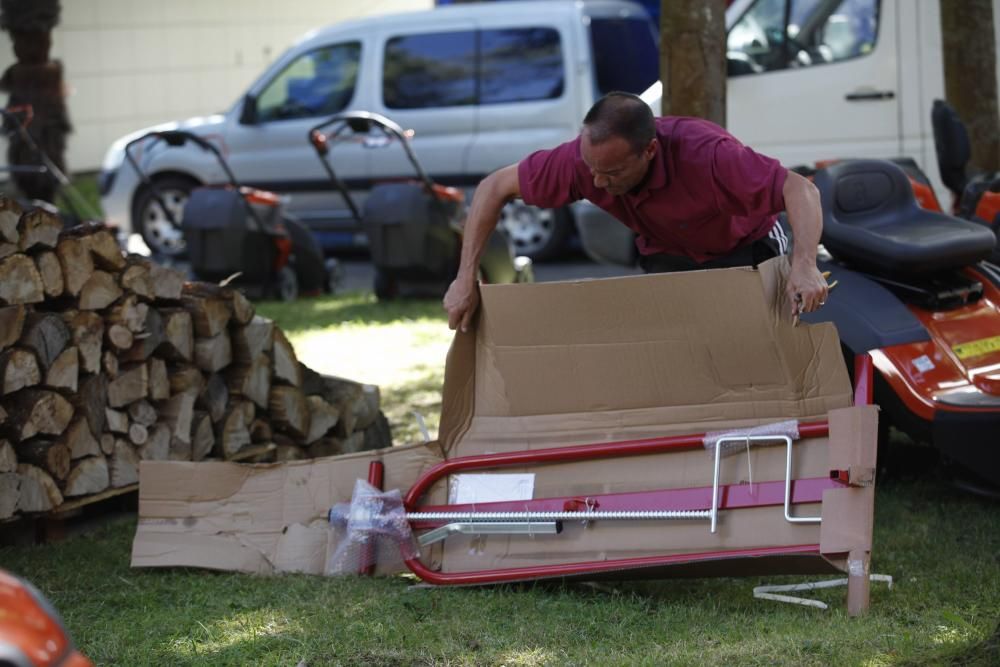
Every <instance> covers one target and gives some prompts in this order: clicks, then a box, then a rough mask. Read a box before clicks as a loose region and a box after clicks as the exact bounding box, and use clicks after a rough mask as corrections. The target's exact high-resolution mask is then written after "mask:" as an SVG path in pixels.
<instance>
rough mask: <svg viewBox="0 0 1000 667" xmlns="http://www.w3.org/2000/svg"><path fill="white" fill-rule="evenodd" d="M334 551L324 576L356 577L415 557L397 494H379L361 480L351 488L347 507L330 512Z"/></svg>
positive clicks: (342, 505) (404, 511)
mask: <svg viewBox="0 0 1000 667" xmlns="http://www.w3.org/2000/svg"><path fill="white" fill-rule="evenodd" d="M330 527H331V529H332V531H333V540H334V541H333V543H334V544H336V545H337V547H336V548H335V549H334V550H333V553H332V554H331V555H330V557H329V559H328V560H327V563H326V574H328V575H336V574H359V573H361V572H364V571H366V570H368V569H369V568H371V567H373V566H374V565H375V564H376V563H381V564H383V565H393V564H401V563H402V562H403V560H405V559H407V558H415V557H416V556H417V555H418V551H417V545H416V542H415V541H414V539H413V532H412V531H411V530H410V524H409V523H408V522H407V520H406V509H405V508H404V507H403V497H402V495H401V494H400V493H399V490H396V489H394V490H392V491H379V490H378V489H376V488H375V487H374V486H372V485H371V484H369V483H368V482H366V481H364V480H360V479H359V480H358V481H357V482H356V483H355V484H354V494H353V495H352V496H351V502H350V504H347V503H339V504H337V505H334V506H333V508H332V509H331V510H330Z"/></svg>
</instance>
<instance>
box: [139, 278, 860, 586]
mask: <svg viewBox="0 0 1000 667" xmlns="http://www.w3.org/2000/svg"><path fill="white" fill-rule="evenodd" d="M786 271H787V262H785V260H784V259H778V260H772V261H771V262H768V263H766V264H764V265H762V266H761V267H760V269H759V270H753V269H749V268H747V269H730V270H723V271H703V272H692V273H685V274H670V275H653V276H635V277H627V278H615V279H603V280H584V281H573V282H564V283H547V284H535V285H497V286H485V287H483V288H482V306H481V309H480V315H479V317H478V320H477V326H476V327H475V330H474V331H471V332H469V333H466V334H458V335H456V337H455V340H454V342H453V345H452V348H451V350H450V351H449V355H448V360H447V366H446V373H445V387H444V397H443V408H442V419H441V426H440V434H439V441H438V442H435V443H432V444H431V445H429V446H423V445H418V446H410V447H404V448H395V449H392V450H385V451H382V452H378V453H374V454H361V455H353V456H348V457H334V458H330V459H321V460H315V461H307V462H296V463H289V464H280V465H273V466H257V467H252V466H245V465H238V464H226V463H215V464H205V463H201V464H189V463H184V464H181V463H157V464H143V466H142V470H141V479H140V521H139V528H138V532H137V535H136V540H135V544H134V550H133V560H132V562H133V565H135V566H162V565H195V566H203V567H212V568H221V569H236V570H243V571H252V572H274V571H292V570H294V571H306V572H318V571H322V564H323V562H324V561H325V558H326V555H327V553H328V552H329V550H330V549H331V548H333V546H335V545H332V544H330V543H329V542H328V540H327V534H328V533H327V531H326V529H325V518H326V515H327V511H328V510H329V508H330V506H331V505H333V504H334V503H337V502H344V501H347V500H349V498H350V494H351V489H352V488H353V485H354V481H355V480H356V479H358V478H361V479H364V478H366V477H367V469H368V463H369V461H371V460H373V459H378V460H383V461H384V462H385V465H386V475H387V477H386V480H385V488H387V489H391V488H398V489H400V490H402V491H403V492H404V493H405V491H406V490H407V489H408V488H410V486H412V485H413V483H414V482H415V480H416V479H417V477H418V476H419V475H420V474H422V473H423V472H425V471H426V470H428V469H429V468H430V467H431V466H433V465H434V464H435V463H438V462H440V461H441V460H442V458H444V457H447V458H454V457H464V456H473V455H478V454H486V453H497V452H513V451H520V450H534V449H541V448H551V447H560V446H566V445H584V444H593V443H606V442H616V441H620V440H629V439H636V438H647V437H657V436H663V435H671V434H689V433H703V432H707V431H719V430H730V429H741V428H744V429H745V428H746V427H749V426H755V425H761V424H768V423H773V422H779V421H784V420H799V421H803V422H808V421H817V420H827V419H829V422H830V435H829V437H821V438H810V439H806V440H803V441H800V442H797V443H796V445H795V447H794V452H795V455H794V470H793V477H794V478H797V479H798V478H823V477H826V478H828V477H829V475H830V472H831V471H836V470H845V471H846V470H855V471H858V470H871V469H873V468H874V465H875V461H874V457H875V444H876V430H877V429H876V413H875V408H874V407H872V406H857V407H854V406H852V388H851V384H850V381H849V377H848V373H847V369H846V366H845V363H844V359H843V356H842V352H841V349H840V345H839V340H838V338H837V335H836V332H835V330H834V328H833V326H832V325H829V324H821V325H812V326H808V325H800V326H797V327H793V326H792V324H791V317H790V314H789V312H790V311H789V306H788V304H787V302H786V300H785V298H784V275H785V272H786ZM723 461H724V463H723V470H722V478H721V482H722V484H724V485H730V484H747V485H749V490H750V493H751V494H752V493H753V492H754V487H753V484H760V483H763V482H765V481H778V480H783V479H784V465H785V455H784V448H781V447H753V448H750V450H749V451H748V452H747V453H739V454H734V455H731V456H727V457H724V459H723ZM712 464H713V459H712V456H711V453H710V452H709V451H708V450H704V449H694V450H691V451H685V452H673V453H668V454H657V455H651V456H636V457H621V458H611V459H603V460H599V461H590V462H574V463H561V464H555V465H545V466H530V467H522V468H518V469H505V470H503V471H502V472H504V473H512V472H513V473H517V472H520V473H526V474H529V475H532V476H533V477H532V480H533V489H532V497H534V498H544V497H562V496H575V497H580V498H584V499H585V498H588V497H593V496H596V495H600V494H609V493H610V494H613V493H624V492H634V491H646V490H653V489H664V488H689V487H705V486H706V485H707V486H709V487H710V486H711V484H712ZM452 481H454V480H452ZM751 482H752V483H753V484H752V483H751ZM446 495H447V488H446V486H445V484H444V483H440V484H438V485H436V486H435V487H434V489H433V490H432V492H431V493H430V494H429V495H428V497H427V498H426V500H427V502H429V503H431V504H441V503H444V502H445V498H446ZM873 502H874V490H873V488H872V487H871V486H870V485H868V486H850V487H844V488H837V489H829V490H827V491H825V492H824V495H823V500H822V503H811V504H804V505H797V506H796V507H795V510H794V511H795V513H796V514H800V515H816V516H819V515H822V523H821V524H815V523H810V524H802V523H789V522H787V521H785V519H784V516H783V509H782V507H781V506H780V505H779V506H777V507H775V506H765V507H751V508H743V509H734V510H726V511H723V512H722V513H720V523H719V530H718V531H717V532H716V533H711V532H710V531H709V529H708V526H707V524H706V523H702V522H659V523H656V524H652V525H651V524H650V522H611V521H607V522H591V523H590V524H587V525H584V524H583V523H576V522H572V525H570V522H567V525H566V526H565V527H564V530H563V531H562V533H561V534H559V535H553V536H536V537H532V538H526V537H524V536H516V535H515V536H498V535H491V536H478V537H463V536H454V537H449V538H448V539H447V540H445V542H444V544H443V549H442V548H441V547H440V545H439V546H438V547H435V548H433V549H427V550H426V551H425V553H424V554H423V556H422V560H423V562H424V564H425V565H427V566H428V567H431V568H433V569H435V570H438V571H441V572H444V573H449V572H463V571H483V570H502V569H505V568H511V567H528V566H537V565H546V564H552V563H561V562H586V561H593V562H602V561H613V560H619V559H624V558H633V557H643V556H651V555H676V556H678V558H677V560H676V562H675V563H674V564H673V565H672V566H671V567H658V568H657V569H656V572H655V573H650V572H646V573H644V574H656V575H658V576H659V575H669V574H672V573H677V574H709V573H710V574H739V573H745V572H757V571H774V572H804V571H818V572H823V571H827V572H829V571H848V570H849V569H850V568H851V567H854V568H855V569H857V567H867V565H866V563H867V560H866V558H867V552H868V551H870V548H871V530H872V515H873ZM803 545H805V546H808V547H809V548H808V549H803V548H802V547H803ZM706 553H712V554H716V556H713V557H712V558H699V557H692V558H690V559H685V554H688V555H690V554H706ZM739 554H742V555H739ZM849 554H853V556H852V559H853V560H855V561H858V562H860V563H861V564H860V565H857V564H855V565H850V566H849V564H848V561H849V560H851V559H849ZM861 561H863V562H861ZM383 571H385V570H384V569H383ZM633 574H634V573H633Z"/></svg>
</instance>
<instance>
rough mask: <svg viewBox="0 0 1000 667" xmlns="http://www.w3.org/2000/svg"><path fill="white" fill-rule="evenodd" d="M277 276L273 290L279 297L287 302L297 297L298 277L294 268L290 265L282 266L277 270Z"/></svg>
mask: <svg viewBox="0 0 1000 667" xmlns="http://www.w3.org/2000/svg"><path fill="white" fill-rule="evenodd" d="M277 278H278V279H277V280H276V281H275V285H274V290H275V294H276V295H277V297H278V298H279V299H281V300H282V301H285V302H288V301H295V300H296V299H297V298H299V279H298V276H296V275H295V269H293V268H292V267H291V266H287V265H286V266H283V267H281V270H280V271H278V276H277Z"/></svg>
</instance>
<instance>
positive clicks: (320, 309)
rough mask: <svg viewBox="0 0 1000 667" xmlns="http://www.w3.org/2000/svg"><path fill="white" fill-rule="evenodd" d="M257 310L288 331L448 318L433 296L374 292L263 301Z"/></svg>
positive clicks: (292, 332)
mask: <svg viewBox="0 0 1000 667" xmlns="http://www.w3.org/2000/svg"><path fill="white" fill-rule="evenodd" d="M257 312H258V313H260V314H261V315H264V316H265V317H269V318H271V319H273V320H274V321H276V322H278V323H279V324H280V326H281V328H282V330H284V331H285V333H288V334H295V333H303V332H306V331H310V330H315V329H324V328H326V327H330V326H336V325H338V324H345V323H359V324H393V323H396V322H404V321H413V320H441V321H442V322H444V321H445V319H446V314H445V311H444V309H443V308H442V307H441V302H440V301H438V300H432V299H406V300H398V301H389V302H383V301H376V299H375V296H374V295H373V294H372V293H371V292H348V293H346V294H334V295H330V296H321V297H314V298H303V299H299V300H298V301H295V302H293V303H280V302H276V301H264V302H260V303H258V304H257Z"/></svg>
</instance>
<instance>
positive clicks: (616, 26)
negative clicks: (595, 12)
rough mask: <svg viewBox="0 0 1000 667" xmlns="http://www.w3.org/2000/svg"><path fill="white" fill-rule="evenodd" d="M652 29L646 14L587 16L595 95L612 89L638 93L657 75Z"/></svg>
mask: <svg viewBox="0 0 1000 667" xmlns="http://www.w3.org/2000/svg"><path fill="white" fill-rule="evenodd" d="M656 38H657V35H656V31H655V30H654V29H653V24H652V23H651V22H650V21H649V19H647V18H600V17H596V16H595V17H592V18H591V20H590V41H591V44H592V46H593V53H594V78H595V80H596V84H597V95H598V96H601V95H604V94H605V93H610V92H611V91H613V90H621V91H624V92H627V93H634V94H636V95H639V94H640V93H642V92H643V91H644V90H646V89H647V88H649V87H650V86H651V85H652V84H653V83H654V82H656V81H658V80H659V78H660V54H659V48H658V47H657V44H656Z"/></svg>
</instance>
